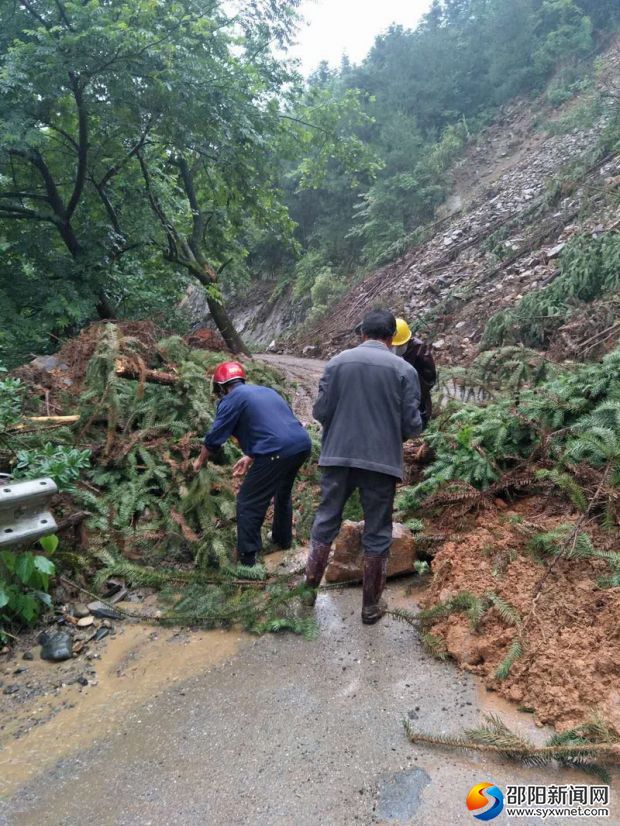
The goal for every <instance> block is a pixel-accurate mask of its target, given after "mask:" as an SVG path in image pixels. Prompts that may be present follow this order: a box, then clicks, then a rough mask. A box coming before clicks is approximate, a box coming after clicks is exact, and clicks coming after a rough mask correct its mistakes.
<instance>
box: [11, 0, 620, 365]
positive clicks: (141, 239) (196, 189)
mask: <svg viewBox="0 0 620 826" xmlns="http://www.w3.org/2000/svg"><path fill="white" fill-rule="evenodd" d="M297 5H298V0H252V2H239V3H237V4H233V3H223V2H221V0H139V2H127V0H103V1H102V0H19V2H18V1H17V0H0V251H1V253H2V257H1V259H0V354H2V358H3V359H4V360H5V361H9V362H11V363H13V362H15V361H17V360H19V359H22V358H24V357H25V356H27V354H28V353H29V352H37V351H39V352H40V351H41V350H45V349H49V348H50V347H53V346H54V342H55V341H56V340H57V339H58V337H62V336H63V335H65V334H67V333H69V332H71V331H72V330H74V329H76V328H77V327H78V326H79V325H81V324H83V323H84V322H86V321H87V320H89V319H91V318H94V317H97V316H99V317H127V316H129V317H131V316H134V317H135V316H144V315H152V314H156V313H161V314H164V315H165V317H166V319H167V320H168V321H171V320H172V316H173V315H174V310H173V309H172V308H173V307H174V306H175V305H176V303H177V299H178V298H179V297H180V295H181V293H182V291H183V290H184V288H185V286H186V285H187V283H189V282H190V281H191V280H195V281H198V282H200V283H201V284H202V285H203V286H204V287H206V289H207V296H208V300H209V304H210V307H211V310H212V313H213V315H214V317H215V319H216V321H217V323H218V326H219V327H220V329H221V330H222V331H223V332H224V334H225V337H226V338H227V340H228V341H229V342H230V343H231V345H232V346H233V348H234V349H236V350H241V349H243V343H242V342H241V340H240V339H239V338H238V336H237V335H236V333H235V331H234V329H233V328H232V325H231V323H230V320H229V318H228V316H227V313H226V310H225V308H224V304H223V302H222V298H221V289H220V282H221V281H222V282H224V283H225V284H235V283H238V282H239V280H240V279H247V278H248V277H249V276H250V275H251V276H254V277H262V276H263V275H265V274H266V275H269V276H274V275H275V276H277V277H278V278H280V280H281V282H282V283H285V282H287V281H293V282H295V285H296V291H297V294H299V295H301V294H303V295H312V300H313V302H314V304H315V309H316V310H317V311H320V309H321V308H322V307H325V306H327V305H328V304H329V302H330V300H331V299H332V298H333V296H334V295H335V294H337V293H338V291H340V290H342V289H343V285H344V284H345V283H346V279H347V278H348V277H349V276H350V275H351V273H352V272H353V271H354V270H355V269H356V268H357V267H359V266H369V265H372V264H374V263H376V262H378V261H381V260H386V259H387V258H389V257H390V256H392V255H394V254H396V252H398V250H399V249H400V248H401V247H402V245H403V243H405V242H406V239H407V238H408V237H409V236H410V234H411V233H412V232H413V231H414V230H415V228H416V227H417V226H419V225H420V224H422V223H424V222H425V221H427V220H428V219H429V218H431V217H432V215H433V212H434V209H435V207H436V206H437V204H438V203H440V201H441V200H442V198H443V196H444V193H445V171H446V169H447V168H448V167H449V165H450V164H451V163H452V161H453V160H454V158H455V157H456V156H457V155H458V153H459V152H460V151H461V148H462V146H463V144H464V143H465V142H466V140H467V139H468V137H469V135H470V134H471V133H472V132H473V131H474V130H475V129H476V128H477V127H478V126H479V125H480V124H481V123H483V122H484V120H485V118H488V117H489V115H490V114H491V113H492V111H493V107H495V106H497V105H498V104H501V103H502V102H503V101H505V100H507V99H508V98H509V97H510V96H511V95H514V94H516V93H519V92H524V91H526V92H527V91H530V90H534V89H536V88H538V86H539V85H540V84H541V83H542V82H543V81H544V80H545V79H546V78H547V77H548V76H549V74H550V73H551V72H552V71H554V70H555V68H556V67H557V66H558V65H560V66H562V65H570V64H574V63H575V61H578V60H580V59H581V58H582V57H583V56H585V55H588V54H590V53H591V52H592V51H593V49H594V48H595V46H596V44H597V42H598V40H599V39H600V37H601V34H602V33H604V32H605V31H607V30H610V28H611V27H612V26H613V25H615V24H616V23H617V21H618V18H619V14H620V13H619V11H618V6H617V3H615V2H614V0H597V2H592V0H523V2H519V3H514V2H512V0H444V1H443V2H440V0H435V2H434V3H433V5H432V8H431V10H430V11H429V13H428V14H427V15H426V17H425V18H424V19H423V21H422V22H421V24H420V26H419V27H418V28H417V29H416V30H415V31H407V30H404V29H402V28H400V27H394V28H391V29H390V30H389V31H387V32H386V33H384V34H382V35H381V36H379V37H378V38H377V40H376V42H375V45H374V47H373V48H372V50H371V51H370V53H369V55H368V57H367V58H366V59H365V60H364V61H363V63H362V64H361V65H359V66H352V65H351V64H350V63H349V61H347V60H343V62H342V65H341V67H340V69H339V70H337V71H332V70H330V69H329V68H328V67H326V66H321V67H319V68H318V69H317V71H316V72H315V73H314V75H313V76H312V77H311V78H310V79H309V81H308V82H307V83H305V84H304V83H302V81H301V79H300V77H299V76H298V75H296V74H295V72H294V71H292V69H291V66H290V65H289V64H288V63H287V61H286V59H285V57H283V55H285V52H286V47H287V45H288V44H289V43H290V41H291V38H292V37H294V32H295V26H296V20H297V17H296V13H297V12H296V6H297Z"/></svg>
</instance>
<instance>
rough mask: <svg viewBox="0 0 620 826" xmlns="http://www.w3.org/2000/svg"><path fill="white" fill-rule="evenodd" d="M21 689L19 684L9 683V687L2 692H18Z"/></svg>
mask: <svg viewBox="0 0 620 826" xmlns="http://www.w3.org/2000/svg"><path fill="white" fill-rule="evenodd" d="M18 691H19V686H18V685H7V687H6V688H5V689H4V691H3V692H2V693H3V694H17V692H18Z"/></svg>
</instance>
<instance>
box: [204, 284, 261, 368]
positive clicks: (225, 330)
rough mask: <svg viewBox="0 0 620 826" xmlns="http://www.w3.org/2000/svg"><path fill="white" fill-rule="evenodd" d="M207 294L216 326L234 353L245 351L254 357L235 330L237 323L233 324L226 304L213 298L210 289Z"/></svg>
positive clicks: (245, 353) (247, 354) (244, 352)
mask: <svg viewBox="0 0 620 826" xmlns="http://www.w3.org/2000/svg"><path fill="white" fill-rule="evenodd" d="M206 296H207V304H208V305H209V311H210V312H211V316H212V318H213V321H214V322H215V326H216V327H217V329H218V330H219V331H220V333H221V334H222V338H223V339H224V341H225V342H226V344H228V346H229V347H230V349H231V350H232V352H233V353H235V354H238V353H243V354H244V355H246V356H249V357H250V358H252V354H251V353H250V351H249V350H248V348H247V347H246V346H245V344H244V343H243V339H242V338H241V336H240V335H239V333H238V332H237V331H236V330H235V325H234V324H233V322H232V319H231V317H230V316H229V315H228V312H227V310H226V307H225V306H224V304H223V303H222V302H221V301H219V300H218V299H217V298H213V297H212V296H211V295H209V291H208V290H207V291H206Z"/></svg>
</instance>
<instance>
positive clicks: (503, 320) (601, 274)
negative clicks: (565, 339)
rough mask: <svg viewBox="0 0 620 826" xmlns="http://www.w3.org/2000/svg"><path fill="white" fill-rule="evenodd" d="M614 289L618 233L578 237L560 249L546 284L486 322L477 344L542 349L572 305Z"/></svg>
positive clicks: (619, 258)
mask: <svg viewBox="0 0 620 826" xmlns="http://www.w3.org/2000/svg"><path fill="white" fill-rule="evenodd" d="M618 287H620V236H619V235H618V233H615V232H608V233H606V234H604V235H602V236H601V237H600V238H591V237H588V236H580V237H578V238H576V239H574V240H573V241H571V242H570V243H569V244H568V245H567V246H566V248H565V249H564V250H563V252H562V256H561V261H560V274H559V275H558V277H557V278H556V279H554V281H553V282H552V283H551V284H550V285H549V286H547V287H543V288H542V289H539V290H535V291H534V292H532V293H530V294H529V295H526V296H525V297H524V298H522V299H521V300H520V301H519V303H518V304H517V305H516V306H515V307H512V308H511V309H508V310H502V311H501V312H499V313H497V314H496V315H494V316H493V317H492V318H491V319H490V320H489V321H488V323H487V325H486V328H485V331H484V336H483V346H484V347H486V348H488V347H497V346H501V345H503V344H524V345H525V346H526V347H541V348H542V347H545V346H546V345H547V344H548V343H549V339H550V337H551V335H552V334H553V333H554V332H555V331H556V330H557V329H558V327H560V326H561V325H562V324H563V323H565V322H566V320H567V319H568V318H569V317H570V316H571V314H572V312H573V311H574V309H575V308H576V307H577V306H579V305H583V304H584V303H588V302H591V301H593V300H594V299H595V298H598V297H600V296H602V295H606V294H608V293H611V292H613V291H615V290H617V289H618Z"/></svg>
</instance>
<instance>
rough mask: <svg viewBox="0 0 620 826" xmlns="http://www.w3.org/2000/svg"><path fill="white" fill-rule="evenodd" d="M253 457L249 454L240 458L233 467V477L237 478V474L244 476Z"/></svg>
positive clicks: (250, 465)
mask: <svg viewBox="0 0 620 826" xmlns="http://www.w3.org/2000/svg"><path fill="white" fill-rule="evenodd" d="M253 462H254V459H252V457H251V456H244V457H243V458H242V459H239V461H238V462H237V463H236V464H235V466H234V467H233V472H232V475H233V479H237V478H238V477H239V476H245V474H246V473H247V472H248V470H249V469H250V468H251V467H252V463H253Z"/></svg>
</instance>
